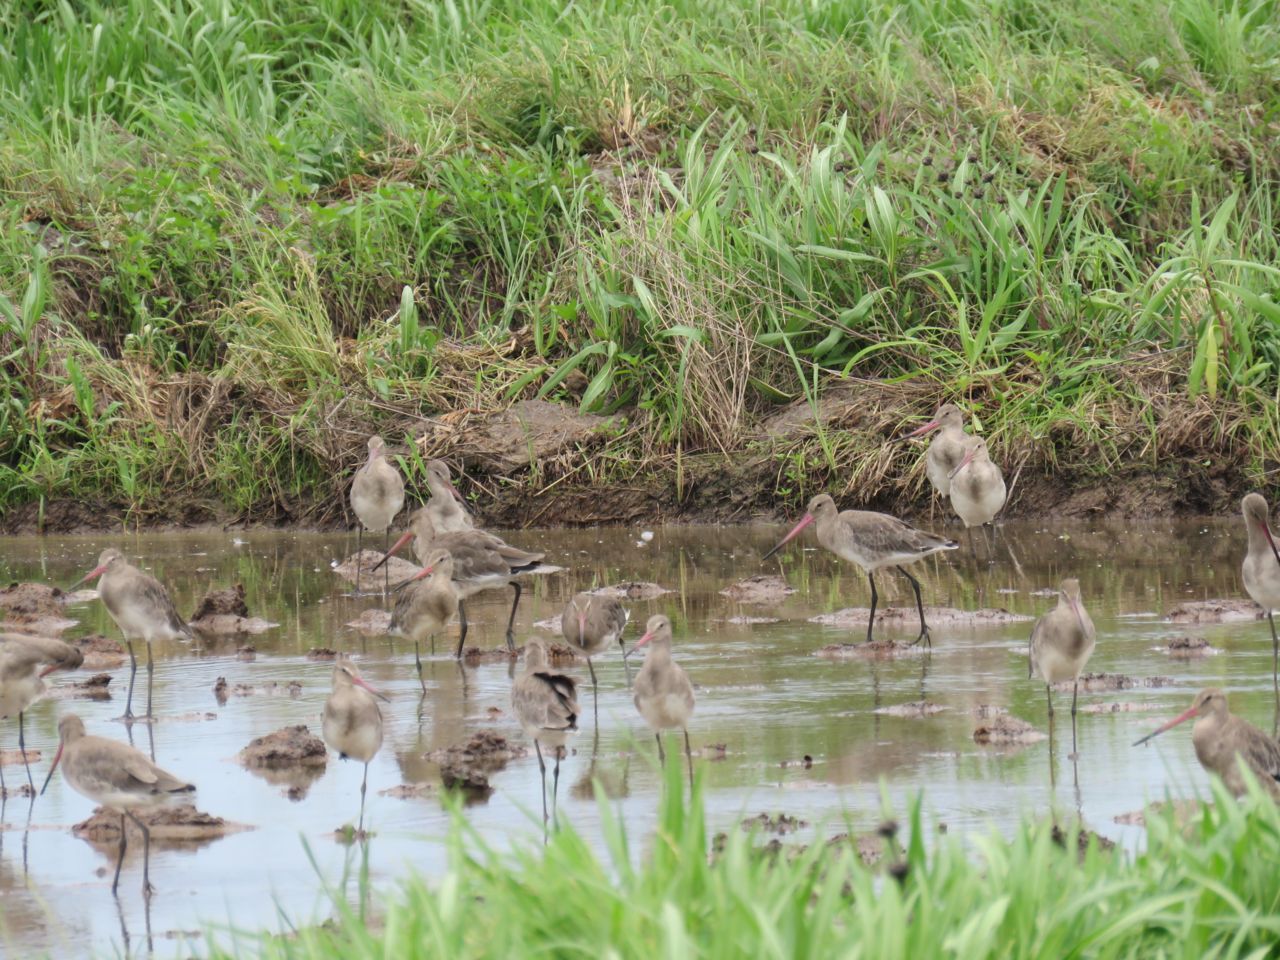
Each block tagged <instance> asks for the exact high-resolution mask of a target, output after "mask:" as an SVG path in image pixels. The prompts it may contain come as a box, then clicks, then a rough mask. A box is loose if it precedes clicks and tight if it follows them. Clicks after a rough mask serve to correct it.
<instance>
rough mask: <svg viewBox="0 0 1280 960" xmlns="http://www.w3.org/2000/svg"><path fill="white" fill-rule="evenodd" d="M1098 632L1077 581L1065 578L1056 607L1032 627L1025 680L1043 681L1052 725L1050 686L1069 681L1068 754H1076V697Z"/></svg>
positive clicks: (1051, 690) (1051, 694) (1051, 691)
mask: <svg viewBox="0 0 1280 960" xmlns="http://www.w3.org/2000/svg"><path fill="white" fill-rule="evenodd" d="M1096 641H1097V631H1095V630H1094V627H1093V621H1092V620H1090V619H1089V613H1088V611H1087V610H1085V608H1084V604H1083V603H1081V601H1080V581H1079V580H1076V579H1074V578H1070V577H1069V578H1067V579H1066V580H1063V581H1062V586H1061V587H1060V588H1059V590H1058V605H1057V606H1056V607H1054V608H1053V609H1052V610H1050V611H1049V612H1048V613H1046V614H1045V615H1044V616H1043V617H1041V618H1040V619H1039V620H1037V621H1036V623H1035V626H1034V627H1032V628H1031V642H1030V644H1029V647H1028V653H1029V654H1030V657H1029V661H1028V664H1027V678H1028V679H1030V678H1031V677H1033V676H1035V675H1036V672H1037V671H1038V672H1039V673H1040V678H1041V679H1042V680H1044V693H1045V698H1046V699H1047V700H1048V702H1049V722H1050V723H1053V689H1052V688H1053V685H1054V684H1055V683H1062V682H1063V681H1065V680H1070V681H1071V683H1072V689H1071V752H1072V753H1075V752H1076V698H1077V697H1078V696H1079V695H1080V673H1081V672H1082V671H1083V670H1084V666H1085V664H1086V663H1088V662H1089V657H1091V656H1092V655H1093V648H1094V645H1095V643H1096Z"/></svg>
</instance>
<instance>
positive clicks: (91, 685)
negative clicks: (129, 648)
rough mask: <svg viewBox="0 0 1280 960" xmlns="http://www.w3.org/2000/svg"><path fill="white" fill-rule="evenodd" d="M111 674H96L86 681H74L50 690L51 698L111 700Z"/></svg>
mask: <svg viewBox="0 0 1280 960" xmlns="http://www.w3.org/2000/svg"><path fill="white" fill-rule="evenodd" d="M110 684H111V674H109V673H95V674H94V675H93V676H92V677H89V678H88V679H86V680H72V681H71V682H70V683H60V684H58V685H57V686H54V687H50V688H49V693H48V695H49V697H51V698H53V699H55V700H110V699H111V691H110V690H109V689H108V687H109V685H110Z"/></svg>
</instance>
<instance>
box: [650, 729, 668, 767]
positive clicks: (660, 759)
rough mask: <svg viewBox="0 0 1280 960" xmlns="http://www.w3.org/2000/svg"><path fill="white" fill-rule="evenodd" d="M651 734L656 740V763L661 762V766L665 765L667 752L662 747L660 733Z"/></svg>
mask: <svg viewBox="0 0 1280 960" xmlns="http://www.w3.org/2000/svg"><path fill="white" fill-rule="evenodd" d="M653 736H654V738H655V739H656V740H657V741H658V763H660V764H662V765H663V766H666V764H667V752H666V751H665V750H663V749H662V734H660V733H655V734H654V735H653Z"/></svg>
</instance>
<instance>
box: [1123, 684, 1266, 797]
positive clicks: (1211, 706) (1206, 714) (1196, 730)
mask: <svg viewBox="0 0 1280 960" xmlns="http://www.w3.org/2000/svg"><path fill="white" fill-rule="evenodd" d="M1193 717H1194V718H1195V721H1196V722H1195V725H1194V726H1193V727H1192V728H1191V742H1192V744H1194V745H1195V748H1196V759H1197V760H1199V761H1200V766H1202V767H1204V768H1205V770H1207V771H1209V773H1216V774H1217V775H1218V776H1219V777H1220V778H1222V782H1223V783H1224V784H1225V785H1226V788H1227V789H1228V790H1230V791H1231V792H1232V793H1233V794H1235V795H1236V796H1237V797H1238V796H1240V795H1241V794H1242V793H1244V792H1245V784H1244V776H1243V775H1242V774H1241V772H1240V762H1241V761H1244V763H1245V764H1246V765H1248V767H1249V771H1250V772H1251V773H1252V774H1253V775H1254V777H1256V778H1257V780H1258V782H1259V783H1261V784H1262V786H1263V788H1264V789H1265V790H1267V791H1269V792H1270V793H1271V795H1272V796H1273V797H1276V796H1280V743H1277V742H1276V741H1275V740H1273V739H1272V738H1271V737H1268V736H1267V735H1266V734H1265V733H1263V732H1262V731H1261V730H1259V729H1258V728H1257V727H1255V726H1254V725H1253V724H1251V723H1249V722H1248V721H1247V720H1242V719H1241V718H1240V717H1237V716H1233V715H1232V714H1231V713H1230V712H1229V711H1228V710H1227V695H1226V694H1225V693H1223V692H1222V691H1221V690H1219V689H1217V688H1216V687H1210V688H1209V689H1207V690H1201V691H1200V693H1198V694H1197V695H1196V698H1195V700H1194V701H1193V702H1192V704H1191V707H1190V708H1189V709H1188V710H1186V711H1185V712H1183V713H1180V714H1178V716H1176V717H1174V718H1173V719H1172V720H1170V721H1169V722H1168V723H1166V724H1164V725H1163V726H1161V727H1158V728H1157V729H1155V730H1152V731H1151V732H1150V733H1149V734H1147V735H1146V736H1145V737H1143V738H1142V739H1141V740H1138V741H1135V742H1134V746H1135V747H1136V746H1138V745H1139V744H1143V743H1146V742H1147V741H1148V740H1150V739H1151V738H1153V737H1158V736H1159V735H1160V734H1162V733H1164V732H1165V731H1166V730H1169V729H1171V728H1173V727H1176V726H1177V725H1178V724H1180V723H1182V722H1184V721H1186V720H1190V719H1191V718H1193Z"/></svg>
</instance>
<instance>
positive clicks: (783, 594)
mask: <svg viewBox="0 0 1280 960" xmlns="http://www.w3.org/2000/svg"><path fill="white" fill-rule="evenodd" d="M795 592H796V588H795V587H793V586H791V585H790V584H789V583H787V581H786V580H785V579H784V578H783V577H780V576H778V575H777V574H766V573H761V574H757V575H756V576H754V577H747V578H746V579H745V580H739V581H738V582H737V583H732V584H730V585H729V586H727V587H725V588H724V589H723V590H721V591H720V596H722V597H728V598H729V599H730V600H735V601H737V602H738V603H781V602H782V601H783V600H785V599H787V597H789V596H791V595H792V594H793V593H795Z"/></svg>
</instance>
